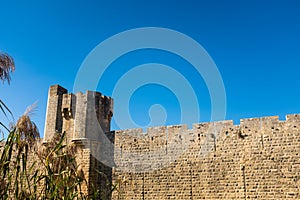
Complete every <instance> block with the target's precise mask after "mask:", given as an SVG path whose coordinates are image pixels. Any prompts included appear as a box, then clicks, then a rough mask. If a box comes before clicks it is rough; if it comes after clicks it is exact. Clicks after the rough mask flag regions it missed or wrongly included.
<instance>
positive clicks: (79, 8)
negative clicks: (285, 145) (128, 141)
mask: <svg viewBox="0 0 300 200" xmlns="http://www.w3.org/2000/svg"><path fill="white" fill-rule="evenodd" d="M0 18H1V23H2V28H1V31H0V50H1V51H4V52H7V53H9V54H10V55H11V56H13V57H14V59H15V63H16V71H15V73H14V74H13V77H12V78H13V79H12V82H11V85H9V86H8V85H7V83H5V84H4V85H1V89H0V91H1V92H0V98H1V99H3V100H4V101H5V102H6V104H7V105H8V106H9V107H10V108H11V110H12V111H13V112H14V115H15V118H17V117H18V116H20V115H21V114H22V113H23V111H24V110H25V109H26V107H27V106H28V105H30V104H32V103H34V102H35V101H38V109H37V111H36V112H35V114H34V115H33V119H34V120H35V121H36V123H37V124H38V126H39V129H40V130H41V132H42V134H43V126H44V120H45V111H46V102H47V92H48V88H49V86H50V85H52V84H60V85H62V86H64V87H65V88H67V89H69V90H70V91H72V89H73V85H74V80H75V77H76V74H77V72H78V70H79V68H80V66H81V64H82V62H83V61H84V59H85V58H86V56H87V55H88V54H89V53H90V52H91V51H92V50H93V49H94V48H95V47H96V46H97V45H98V44H99V43H100V42H102V41H104V40H106V39H107V38H109V37H111V36H113V35H115V34H118V33H120V32H122V31H126V30H129V29H134V28H140V27H163V28H168V29H172V30H176V31H178V32H181V33H183V34H185V35H187V36H189V37H191V38H193V39H194V40H196V41H197V42H198V43H199V44H201V45H202V46H203V47H204V48H205V49H206V51H207V52H208V53H209V55H210V56H211V58H212V59H213V60H214V62H215V64H216V66H217V67H218V70H219V72H220V74H221V76H222V79H223V82H224V86H225V90H226V96H227V112H226V119H233V120H234V121H235V123H238V121H239V119H240V118H248V117H260V116H269V115H279V116H280V118H281V119H284V116H285V115H286V114H289V113H300V104H299V102H300V94H299V86H300V79H299V74H300V3H299V1H297V0H294V1H291V0H287V1H283V0H282V1H277V0H274V1H267V0H266V1H221V0H219V1H215V0H191V1H174V0H172V1H171V0H164V1H156V0H152V1H140V0H137V1H135V0H134V1H91V0H88V1H67V0H64V1H58V0H53V1H30V0H29V1H14V0H11V1H2V2H1V12H0ZM120 45H121V46H122V44H120ZM116 48H118V46H116ZM99 59H101V58H99ZM152 62H155V63H162V64H165V65H168V66H171V67H173V68H174V69H177V70H179V71H180V70H181V71H180V73H181V74H183V75H184V76H185V77H187V79H188V80H189V81H190V83H191V85H192V86H193V89H194V91H195V93H196V95H197V98H198V99H199V102H200V104H199V108H200V113H201V118H200V121H209V120H210V112H211V102H210V96H209V93H208V90H207V87H206V85H205V83H204V81H203V80H202V77H201V76H200V75H199V74H196V73H195V71H194V70H193V68H192V67H191V66H189V63H187V62H186V61H185V60H184V59H182V58H180V57H178V56H176V55H174V54H172V53H170V52H165V51H160V50H155V49H145V50H139V51H135V52H131V53H129V54H127V55H123V56H121V57H120V58H119V59H117V60H115V62H114V63H112V65H111V66H109V68H108V69H107V71H106V72H105V74H104V75H103V76H102V78H101V81H100V83H99V85H98V88H97V89H98V90H99V91H101V92H103V93H104V94H106V95H112V88H113V87H114V85H115V84H116V82H117V81H118V80H119V79H120V77H121V76H122V74H124V73H126V72H127V71H128V70H130V69H131V68H133V67H134V66H136V65H141V64H143V63H152ZM182 66H185V67H184V68H182ZM141 78H143V77H141ZM187 98H188V97H187ZM117 101H118V100H116V103H117ZM153 104H161V105H163V106H164V108H165V110H166V113H167V121H166V124H178V123H180V108H179V102H178V99H177V98H176V94H175V95H174V94H173V93H172V92H171V91H170V90H169V89H168V88H166V87H162V86H159V85H155V84H148V85H145V86H144V87H140V88H139V89H138V90H137V91H136V92H135V93H134V94H133V95H132V97H131V100H130V106H129V110H130V113H131V116H132V118H133V119H134V120H135V122H136V123H137V124H140V125H141V126H144V125H147V124H148V123H149V116H148V110H149V108H150V107H151V105H153ZM191 112H192V110H191ZM115 115H117V113H115ZM1 119H3V117H2V118H1ZM192 123H194V122H190V124H192ZM157 125H159V124H157ZM118 128H119V127H118V125H117V124H116V123H113V126H112V129H118Z"/></svg>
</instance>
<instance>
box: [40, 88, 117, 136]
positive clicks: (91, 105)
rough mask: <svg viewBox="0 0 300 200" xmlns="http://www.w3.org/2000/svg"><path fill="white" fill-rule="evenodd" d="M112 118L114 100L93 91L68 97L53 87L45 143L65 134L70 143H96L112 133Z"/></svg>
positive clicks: (49, 98)
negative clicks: (59, 134) (87, 141)
mask: <svg viewBox="0 0 300 200" xmlns="http://www.w3.org/2000/svg"><path fill="white" fill-rule="evenodd" d="M112 115H113V99H112V98H110V97H107V96H104V95H102V94H101V93H99V92H92V91H87V92H86V93H85V94H83V93H81V92H78V93H76V94H73V93H68V91H67V90H66V89H65V88H63V87H61V86H59V85H53V86H51V87H50V89H49V95H48V104H47V114H46V122H45V134H44V136H45V137H44V141H48V140H49V139H50V138H52V137H53V135H54V134H56V133H62V132H66V134H67V138H68V139H69V140H81V139H90V140H97V139H99V135H100V133H105V132H109V131H110V121H111V118H112Z"/></svg>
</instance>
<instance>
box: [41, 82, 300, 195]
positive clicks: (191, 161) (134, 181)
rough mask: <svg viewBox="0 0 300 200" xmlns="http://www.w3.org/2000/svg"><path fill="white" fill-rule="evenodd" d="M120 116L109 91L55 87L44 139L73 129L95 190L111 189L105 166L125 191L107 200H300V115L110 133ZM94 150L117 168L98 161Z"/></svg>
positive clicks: (82, 163) (72, 135)
mask: <svg viewBox="0 0 300 200" xmlns="http://www.w3.org/2000/svg"><path fill="white" fill-rule="evenodd" d="M112 113H113V100H112V99H111V98H109V97H105V96H103V95H101V93H98V92H90V91H88V92H86V93H85V94H83V93H77V94H69V93H68V92H67V90H66V89H64V88H62V87H61V86H58V85H55V86H51V87H50V90H49V97H48V107H47V115H46V123H45V138H44V142H47V140H49V139H50V138H51V137H52V136H53V135H54V134H56V133H62V132H64V131H65V132H66V133H67V137H68V141H69V142H74V143H75V144H77V145H78V146H79V147H81V151H80V153H78V155H77V162H78V163H79V165H80V166H81V167H82V169H83V172H84V175H85V178H86V179H87V181H88V185H87V186H86V188H85V190H86V191H87V192H88V190H89V189H90V187H91V185H92V184H93V185H96V186H99V187H106V185H105V184H103V183H104V182H105V181H107V180H104V177H101V176H99V174H97V173H96V172H95V169H99V170H101V171H103V172H104V173H105V174H106V176H107V177H108V180H109V181H111V182H112V184H113V185H116V186H117V187H116V188H117V190H115V191H114V192H113V194H112V196H110V195H109V194H107V196H106V197H107V199H110V198H111V199H115V200H117V199H141V200H144V199H149V200H150V199H159V200H161V199H183V200H186V199H300V191H299V190H300V155H299V153H300V115H297V114H294V115H287V117H286V120H285V121H280V120H279V119H278V117H264V118H253V119H242V120H241V121H240V124H239V125H233V122H232V121H222V122H214V123H199V124H194V125H193V128H192V129H188V128H187V126H186V125H176V126H163V127H151V128H148V130H147V133H143V131H142V130H141V129H131V130H120V131H111V132H110V120H111V117H112ZM99 124H100V125H99ZM108 141H110V142H111V143H112V144H113V145H112V146H110V145H109V144H107V143H108ZM110 142H109V143H110ZM95 144H96V145H95ZM97 145H98V146H97ZM99 146H100V148H99ZM94 147H95V148H98V150H99V149H100V151H101V152H102V154H101V155H102V156H104V158H103V159H104V160H105V159H107V160H108V161H107V160H105V161H106V164H109V166H105V165H104V164H103V163H101V162H99V159H97V158H98V157H97V156H96V157H95V154H94V153H92V152H93V151H95V149H94ZM103 159H101V161H103ZM110 159H112V161H109V160H110ZM112 166H113V167H112ZM107 177H106V179H107Z"/></svg>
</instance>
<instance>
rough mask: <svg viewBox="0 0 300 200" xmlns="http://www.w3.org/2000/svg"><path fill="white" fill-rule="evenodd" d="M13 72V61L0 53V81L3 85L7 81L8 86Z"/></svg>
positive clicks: (8, 56)
mask: <svg viewBox="0 0 300 200" xmlns="http://www.w3.org/2000/svg"><path fill="white" fill-rule="evenodd" d="M14 71H15V62H14V59H13V58H12V57H11V56H10V55H8V54H6V53H2V52H0V80H2V82H3V83H4V81H7V82H8V84H10V80H11V77H10V75H11V73H12V72H14Z"/></svg>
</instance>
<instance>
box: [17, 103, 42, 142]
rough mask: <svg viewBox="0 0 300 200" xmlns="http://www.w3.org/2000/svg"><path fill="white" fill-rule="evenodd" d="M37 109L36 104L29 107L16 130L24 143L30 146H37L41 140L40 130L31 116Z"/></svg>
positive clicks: (18, 122)
mask: <svg viewBox="0 0 300 200" xmlns="http://www.w3.org/2000/svg"><path fill="white" fill-rule="evenodd" d="M36 107H37V103H36V102H35V103H34V104H32V105H30V106H28V107H27V109H26V111H25V112H24V114H23V115H22V116H21V117H20V118H19V120H18V121H17V124H16V130H17V133H18V134H19V135H20V139H21V141H22V143H24V142H26V143H27V144H28V145H29V146H32V145H33V144H35V142H36V141H37V140H38V139H39V138H40V134H39V130H38V128H37V126H36V124H35V123H34V122H33V121H31V119H30V115H32V114H33V113H34V111H35V109H36Z"/></svg>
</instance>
